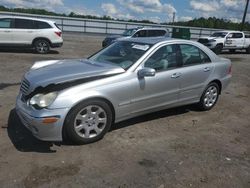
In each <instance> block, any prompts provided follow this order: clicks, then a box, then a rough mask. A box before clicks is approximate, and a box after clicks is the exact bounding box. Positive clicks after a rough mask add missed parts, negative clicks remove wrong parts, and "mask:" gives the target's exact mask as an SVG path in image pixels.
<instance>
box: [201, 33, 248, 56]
mask: <svg viewBox="0 0 250 188" xmlns="http://www.w3.org/2000/svg"><path fill="white" fill-rule="evenodd" d="M198 42H200V43H202V44H204V45H205V46H207V47H208V48H210V49H211V50H213V51H214V52H215V53H217V54H219V53H221V51H222V50H229V51H230V52H231V53H233V52H235V50H243V49H245V50H246V52H247V53H248V54H250V38H249V37H248V36H246V35H245V34H244V33H243V32H239V31H218V32H215V33H213V34H212V35H211V36H209V37H201V38H199V39H198Z"/></svg>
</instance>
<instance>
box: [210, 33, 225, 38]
mask: <svg viewBox="0 0 250 188" xmlns="http://www.w3.org/2000/svg"><path fill="white" fill-rule="evenodd" d="M226 35H227V32H215V33H214V34H212V35H211V37H219V38H224V37H225V36H226Z"/></svg>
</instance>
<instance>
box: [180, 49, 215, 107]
mask: <svg viewBox="0 0 250 188" xmlns="http://www.w3.org/2000/svg"><path fill="white" fill-rule="evenodd" d="M179 48H180V51H181V59H182V68H181V69H180V73H181V76H180V88H181V91H180V102H181V103H188V102H191V101H195V100H198V99H199V98H200V96H201V94H202V93H203V90H204V87H205V86H206V84H207V81H208V79H209V77H210V75H211V74H212V72H213V70H214V65H213V63H211V60H210V58H209V56H208V55H207V54H206V53H205V52H203V51H202V50H201V49H199V48H198V47H196V46H194V45H191V44H180V45H179Z"/></svg>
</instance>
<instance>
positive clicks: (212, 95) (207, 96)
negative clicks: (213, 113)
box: [198, 82, 220, 111]
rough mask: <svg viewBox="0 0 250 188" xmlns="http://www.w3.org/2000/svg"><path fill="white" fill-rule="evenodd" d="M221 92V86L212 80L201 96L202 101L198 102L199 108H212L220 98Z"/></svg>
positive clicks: (204, 109)
mask: <svg viewBox="0 0 250 188" xmlns="http://www.w3.org/2000/svg"><path fill="white" fill-rule="evenodd" d="M219 93H220V87H219V86H218V84H217V83H215V82H212V83H210V84H208V86H207V87H206V89H205V90H204V92H203V94H202V96H201V98H200V102H199V103H198V107H199V109H200V110H202V111H207V110H210V109H212V108H213V107H214V106H215V104H216V103H217V101H218V99H219Z"/></svg>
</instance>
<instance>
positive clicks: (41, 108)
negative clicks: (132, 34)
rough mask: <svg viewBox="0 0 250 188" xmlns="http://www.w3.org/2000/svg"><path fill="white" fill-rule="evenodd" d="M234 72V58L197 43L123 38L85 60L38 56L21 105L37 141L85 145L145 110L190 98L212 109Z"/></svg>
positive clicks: (21, 113)
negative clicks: (116, 124) (64, 140)
mask: <svg viewBox="0 0 250 188" xmlns="http://www.w3.org/2000/svg"><path fill="white" fill-rule="evenodd" d="M230 78H231V62H230V60H228V59H224V58H220V57H218V56H217V55H216V54H214V53H213V52H212V51H211V50H209V49H208V48H207V47H205V46H203V45H202V44H199V43H197V42H193V41H186V40H176V39H166V38H159V37H158V38H130V39H122V40H119V41H118V42H116V43H114V44H112V45H110V46H109V47H107V48H105V49H102V50H101V51H99V52H97V53H96V54H94V55H92V56H91V57H89V58H88V59H76V60H52V61H41V62H36V63H35V64H34V65H33V66H32V67H31V69H30V70H29V71H28V72H27V73H26V74H25V75H24V77H23V80H22V84H21V88H20V93H19V95H18V97H17V101H16V111H17V113H18V115H19V117H20V119H21V121H22V123H23V124H24V125H25V126H26V127H27V128H28V129H29V130H30V131H31V132H32V133H33V135H34V136H35V137H37V138H38V139H41V140H47V141H61V140H63V139H65V138H68V139H70V140H72V141H73V142H75V143H80V144H81V143H84V144H85V143H91V142H94V141H97V140H99V139H101V138H102V137H103V136H104V134H105V133H106V132H107V131H108V130H109V129H110V127H111V125H112V124H114V123H117V122H120V121H123V120H126V119H128V118H132V117H135V116H139V115H142V114H146V113H150V112H154V111H158V110H162V109H167V108H171V107H176V106H181V105H187V104H197V105H198V106H199V108H200V109H201V110H210V109H211V108H212V107H213V106H214V105H215V104H216V102H217V100H218V97H219V95H220V94H221V91H222V90H224V89H225V88H226V87H227V85H228V84H229V81H230Z"/></svg>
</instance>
